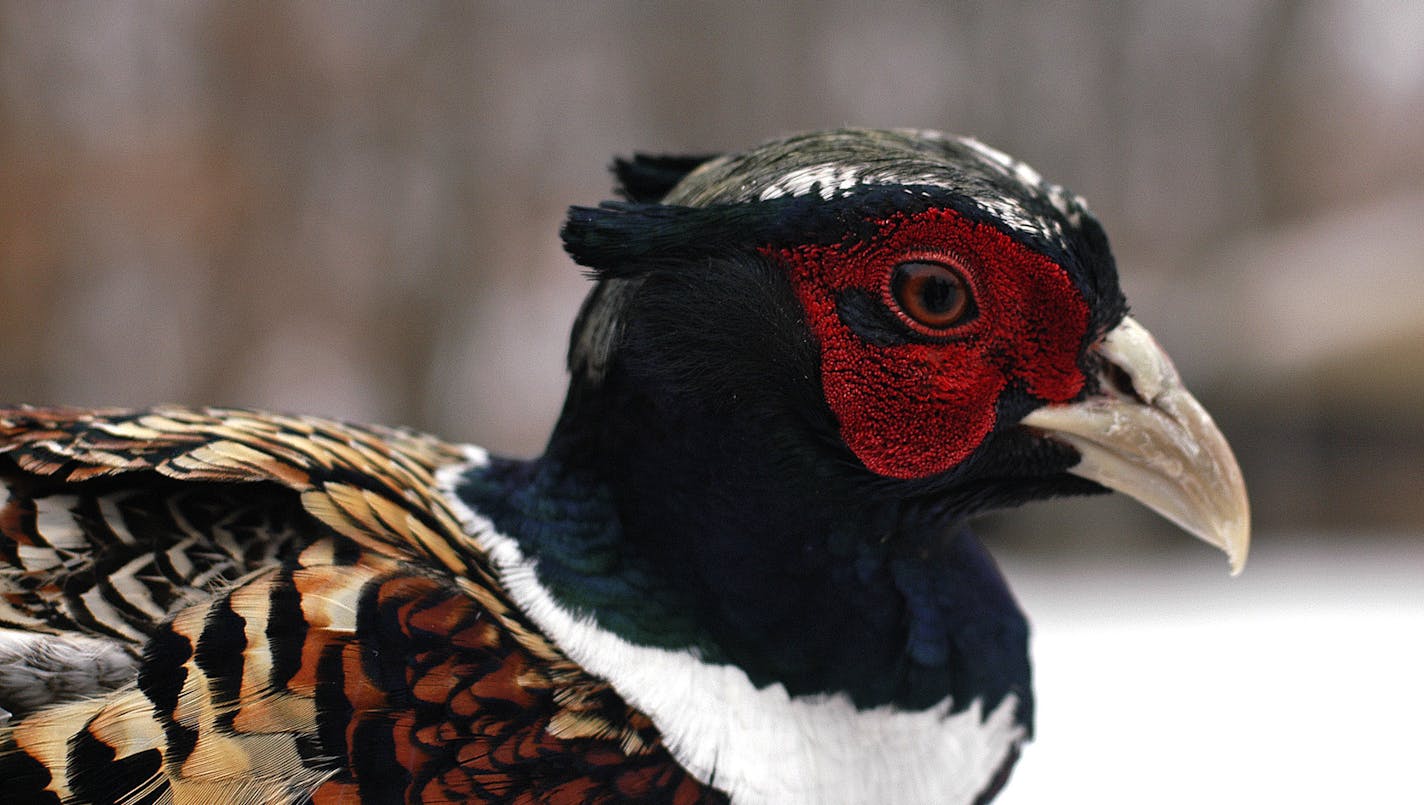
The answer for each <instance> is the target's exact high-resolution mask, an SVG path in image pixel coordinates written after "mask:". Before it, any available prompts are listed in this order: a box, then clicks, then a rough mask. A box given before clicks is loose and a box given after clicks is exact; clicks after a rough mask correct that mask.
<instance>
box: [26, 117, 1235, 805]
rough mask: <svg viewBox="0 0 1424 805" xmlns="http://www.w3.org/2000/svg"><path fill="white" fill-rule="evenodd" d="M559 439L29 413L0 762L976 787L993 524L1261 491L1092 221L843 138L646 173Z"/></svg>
mask: <svg viewBox="0 0 1424 805" xmlns="http://www.w3.org/2000/svg"><path fill="white" fill-rule="evenodd" d="M616 170H617V172H618V174H619V179H620V182H621V185H622V190H623V194H624V196H625V197H626V198H627V201H624V202H612V203H608V204H604V205H602V206H600V207H598V208H574V209H573V210H571V212H570V217H569V220H568V223H567V225H566V226H565V229H564V233H563V234H564V240H565V245H566V247H567V249H568V251H569V252H570V254H571V255H572V256H573V257H574V258H575V259H576V260H577V261H578V262H580V263H582V264H583V265H585V266H586V267H588V268H590V269H592V270H593V272H594V274H595V278H596V280H597V284H596V285H595V287H594V289H593V291H592V292H591V294H590V296H589V298H588V300H587V301H586V302H585V305H584V307H583V310H582V311H581V312H580V314H579V317H578V320H577V321H576V323H575V327H574V333H573V338H572V342H571V348H570V353H569V369H570V373H571V381H570V388H569V393H568V397H567V401H566V403H565V407H564V410H563V412H562V414H561V416H560V420H559V422H558V424H557V425H556V426H555V429H554V433H553V435H552V436H551V439H550V441H549V444H548V447H547V449H546V451H545V453H544V454H543V455H541V456H539V457H537V458H535V459H532V460H527V461H526V460H514V459H508V458H502V457H496V456H490V455H488V454H487V453H486V452H485V451H483V450H481V449H479V448H475V447H470V446H461V445H451V444H446V443H444V442H441V441H439V440H437V439H434V438H431V437H428V436H424V435H421V434H416V433H412V432H409V431H404V430H393V429H383V428H376V427H362V426H354V425H347V424H341V423H336V422H331V421H326V420H321V419H316V418H311V417H295V416H283V415H275V414H264V413H258V412H250V411H239V410H222V409H202V410H197V409H185V408H174V407H169V408H154V409H149V410H139V411H72V410H64V409H41V408H18V409H12V410H8V411H0V484H3V485H4V486H5V489H6V491H7V497H6V499H5V501H4V503H3V507H0V719H3V723H0V779H3V780H5V781H6V783H7V785H8V788H7V789H6V796H7V801H15V802H24V803H29V802H34V803H100V802H106V803H107V802H113V803H190V802H201V803H206V802H209V801H213V800H219V801H222V800H226V801H232V802H237V803H299V802H307V801H310V802H314V803H355V802H372V803H385V802H412V803H415V802H423V803H441V802H449V803H454V802H472V803H473V802H515V803H567V804H568V805H579V804H581V803H622V802H630V803H631V802H642V803H678V804H679V805H680V804H682V803H720V802H736V803H744V804H745V803H847V804H849V803H863V802H877V801H893V802H900V803H931V802H934V803H965V804H966V805H967V804H968V803H986V802H988V801H989V800H990V799H992V798H993V797H994V795H995V794H996V793H997V792H998V790H999V789H1000V788H1001V787H1002V786H1003V785H1004V783H1005V781H1006V779H1007V776H1008V774H1009V771H1010V769H1011V768H1012V767H1013V765H1014V763H1015V761H1016V760H1017V758H1018V755H1019V751H1020V748H1021V745H1022V744H1023V743H1024V742H1025V741H1026V740H1027V739H1028V738H1029V736H1030V735H1031V732H1032V720H1033V695H1032V690H1031V679H1030V667H1029V659H1028V626H1027V622H1026V620H1025V618H1024V616H1023V614H1022V613H1021V612H1020V610H1019V608H1018V606H1017V604H1016V603H1015V601H1014V599H1013V596H1012V594H1011V593H1010V592H1009V590H1008V587H1007V585H1006V584H1005V582H1004V580H1003V578H1002V577H1001V575H1000V574H999V572H998V570H997V568H996V566H995V565H994V562H993V560H992V558H991V557H990V556H989V555H988V553H987V551H985V549H984V548H983V546H982V545H981V544H980V543H979V542H978V540H977V539H976V538H975V537H974V536H973V534H972V532H971V531H970V529H969V527H968V522H969V520H970V519H971V518H972V517H973V516H974V515H975V514H977V513H978V512H981V511H984V510H986V509H991V508H997V507H1004V506H1013V505H1017V504H1019V503H1022V502H1025V501H1028V500H1034V499H1040V498H1046V497H1052V496H1055V495H1064V494H1082V493H1092V492H1101V491H1105V487H1107V488H1113V489H1118V490H1121V491H1124V492H1127V493H1128V494H1131V495H1134V496H1136V497H1138V498H1139V499H1141V500H1143V502H1145V503H1147V504H1148V505H1149V506H1152V507H1153V508H1156V509H1157V510H1159V511H1161V512H1163V513H1164V514H1166V515H1167V516H1168V517H1171V518H1172V519H1174V520H1175V521H1176V522H1178V523H1180V524H1182V525H1183V526H1184V527H1185V528H1187V529H1188V530H1190V531H1192V532H1193V533H1195V534H1197V535H1198V536H1200V537H1202V538H1203V539H1206V540H1207V541H1209V542H1213V543H1215V544H1218V545H1220V546H1221V547H1223V548H1224V549H1226V550H1227V552H1228V554H1229V555H1230V556H1231V557H1232V560H1233V562H1235V563H1236V564H1237V566H1239V563H1240V561H1241V560H1242V559H1243V558H1244V551H1245V547H1246V533H1247V532H1246V519H1245V518H1246V516H1247V515H1246V503H1245V498H1244V487H1242V485H1241V483H1240V478H1239V471H1237V470H1236V467H1235V463H1234V459H1232V458H1231V455H1230V451H1229V448H1227V447H1226V445H1225V442H1224V440H1223V439H1222V438H1221V436H1220V434H1219V432H1217V431H1216V429H1215V426H1214V425H1213V424H1212V423H1211V421H1210V418H1209V417H1207V416H1206V414H1205V412H1204V411H1202V410H1201V408H1200V406H1199V405H1198V404H1197V403H1196V401H1195V400H1194V399H1192V398H1191V396H1190V395H1189V394H1187V393H1186V391H1185V390H1184V389H1182V388H1181V386H1180V383H1179V381H1178V379H1177V378H1176V375H1175V372H1174V370H1172V368H1171V363H1170V361H1169V360H1168V359H1167V358H1166V356H1165V354H1164V353H1162V352H1161V349H1160V347H1158V346H1157V345H1156V344H1155V342H1153V341H1152V340H1151V337H1150V336H1149V335H1147V334H1146V331H1145V330H1143V329H1142V328H1141V327H1140V326H1138V325H1137V324H1136V322H1135V321H1133V320H1132V318H1131V317H1128V316H1127V315H1126V303H1125V301H1124V300H1123V297H1122V294H1121V292H1120V290H1119V289H1118V286H1117V278H1116V270H1115V267H1114V265H1113V262H1112V257H1111V254H1110V252H1109V251H1108V248H1107V241H1106V238H1105V236H1104V235H1103V233H1102V230H1101V228H1100V227H1099V226H1098V224H1097V222H1096V220H1095V219H1093V218H1092V216H1091V215H1090V214H1089V213H1088V212H1087V209H1086V207H1085V206H1084V205H1083V203H1082V201H1081V200H1080V199H1078V198H1077V197H1076V196H1073V195H1072V194H1070V193H1068V192H1067V191H1064V190H1063V189H1062V188H1061V187H1058V186H1056V185H1052V184H1049V183H1047V182H1045V181H1043V180H1042V178H1041V177H1039V176H1038V175H1037V174H1036V173H1035V172H1033V171H1032V170H1031V169H1029V168H1027V167H1026V166H1024V165H1023V164H1022V163H1019V162H1016V161H1014V160H1012V159H1010V158H1008V157H1006V156H1004V155H1003V154H1000V153H999V152H997V151H993V150H992V149H989V148H987V147H985V146H983V145H981V144H979V143H977V142H975V141H972V140H964V139H959V138H952V137H946V136H944V135H939V134H934V133H928V132H882V131H867V130H846V131H836V132H824V133H818V134H811V135H802V136H799V137H792V138H787V139H785V140H779V141H774V142H771V143H768V144H766V145H763V146H761V147H759V148H756V149H753V150H751V151H748V152H746V153H744V154H740V155H734V156H729V157H721V158H707V159H704V158H647V157H639V158H636V159H634V160H631V161H626V162H619V163H618V164H617V166H616Z"/></svg>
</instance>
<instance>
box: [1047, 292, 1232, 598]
mask: <svg viewBox="0 0 1424 805" xmlns="http://www.w3.org/2000/svg"><path fill="white" fill-rule="evenodd" d="M1094 349H1095V350H1096V352H1097V353H1098V354H1099V355H1100V356H1101V357H1102V358H1103V360H1104V362H1105V365H1104V367H1103V376H1102V377H1101V378H1100V379H1101V381H1102V382H1101V388H1100V390H1099V391H1098V392H1096V393H1094V394H1091V395H1089V396H1088V397H1087V398H1086V399H1084V400H1081V401H1079V402H1075V403H1069V404H1065V405H1050V406H1046V407H1044V408H1040V409H1038V410H1036V411H1034V412H1033V413H1031V414H1029V415H1028V416H1026V417H1024V419H1023V420H1022V422H1023V424H1024V425H1027V426H1029V427H1031V428H1035V429H1037V430H1040V431H1042V432H1043V433H1044V434H1045V435H1047V436H1049V437H1051V438H1054V439H1057V440H1059V441H1061V442H1064V443H1066V444H1068V445H1070V446H1071V447H1073V448H1074V449H1075V450H1077V451H1078V453H1079V454H1080V455H1081V456H1082V460H1081V461H1079V462H1078V464H1077V465H1075V466H1073V467H1071V468H1070V469H1069V470H1068V471H1069V472H1071V473H1073V474H1074V475H1080V476H1082V477H1084V478H1087V479H1089V480H1092V481H1096V482H1097V483H1100V484H1102V485H1103V486H1106V487H1108V488H1109V489H1114V490H1116V491H1118V492H1122V493H1123V494H1125V495H1128V496H1130V497H1132V498H1135V499H1136V500H1138V501H1140V502H1141V503H1143V504H1144V505H1146V506H1148V507H1149V508H1151V509H1153V510H1154V511H1156V512H1157V513H1158V514H1161V515H1162V516H1163V517H1166V518H1167V519H1168V520H1171V521H1172V522H1174V523H1176V524H1177V525H1179V526H1181V527H1182V528H1184V529H1186V530H1187V531H1188V532H1190V533H1191V534H1192V535H1194V536H1196V537H1198V538H1199V539H1202V540H1204V541H1206V542H1209V543H1211V544H1212V545H1215V546H1216V547H1218V548H1220V549H1222V550H1223V551H1225V552H1226V558H1227V561H1228V562H1230V563H1231V574H1232V575H1236V574H1237V573H1240V572H1241V568H1242V567H1243V566H1245V564H1246V552H1247V549H1248V548H1249V547H1250V543H1251V508H1250V503H1249V502H1248V501H1247V500H1246V484H1245V482H1244V481H1242V479H1241V469H1240V468H1239V467H1238V466H1237V465H1236V457H1235V456H1233V455H1232V454H1231V447H1230V446H1229V445H1228V444H1227V443H1226V438H1225V437H1223V436H1222V435H1221V431H1220V430H1218V429H1217V427H1216V423H1215V422H1213V421H1212V420H1211V415H1210V414H1208V413H1207V412H1206V409H1204V408H1202V406H1201V403H1199V402H1197V401H1196V399H1195V398H1194V397H1192V395H1191V394H1190V393H1188V392H1187V390H1186V389H1185V388H1183V387H1182V381H1181V378H1180V377H1178V376H1177V370H1176V367H1174V366H1173V365H1172V360H1171V359H1170V358H1168V357H1167V353H1165V352H1163V351H1162V348H1161V347H1160V346H1158V345H1157V342H1156V340H1154V339H1153V338H1152V334H1151V333H1149V332H1147V330H1145V329H1143V327H1142V325H1140V324H1138V323H1137V322H1136V321H1134V320H1133V319H1132V317H1130V316H1129V317H1127V318H1125V319H1123V320H1122V323H1121V324H1119V325H1118V326H1117V327H1115V328H1113V330H1112V331H1111V332H1109V333H1108V334H1107V335H1106V336H1104V337H1103V340H1102V341H1101V342H1100V343H1099V344H1098V345H1097V346H1096V347H1094ZM1113 367H1116V370H1121V372H1122V374H1123V375H1124V376H1126V378H1127V379H1128V380H1129V381H1130V382H1131V384H1132V385H1131V388H1123V386H1124V385H1125V384H1123V383H1122V381H1121V379H1120V378H1114V377H1113V376H1112V375H1113V373H1114V371H1115V370H1114V368H1113Z"/></svg>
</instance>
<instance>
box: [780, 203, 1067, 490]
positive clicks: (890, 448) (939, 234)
mask: <svg viewBox="0 0 1424 805" xmlns="http://www.w3.org/2000/svg"><path fill="white" fill-rule="evenodd" d="M877 223H878V226H879V231H878V232H877V234H876V235H875V236H874V237H873V238H871V240H870V241H869V242H865V243H854V244H834V245H829V246H798V247H793V248H788V249H767V250H765V253H766V254H767V255H768V256H770V257H771V258H772V259H774V260H776V261H777V262H778V263H780V264H781V265H783V266H784V267H786V269H787V271H788V275H789V277H790V280H791V287H792V289H793V291H794V292H795V294H796V296H797V298H798V299H799V300H800V301H801V305H802V306H803V307H804V308H805V311H806V319H807V322H808V323H809V325H810V328H811V331H812V333H813V334H814V335H815V336H816V340H817V342H818V343H819V344H820V348H821V383H822V386H823V387H824V389H825V394H826V402H827V403H828V404H829V405H830V408H831V412H832V413H833V414H835V416H836V419H837V421H838V422H839V423H840V429H841V438H843V439H844V440H845V442H846V444H847V445H848V446H849V447H850V449H851V451H852V452H854V453H855V455H856V456H857V457H858V458H859V459H860V460H861V462H862V463H864V464H865V466H866V467H867V468H869V469H870V470H871V471H873V472H876V473H879V474H881V475H885V476H889V477H893V478H923V477H925V476H928V475H933V474H935V473H939V472H944V471H946V470H949V469H952V468H954V467H955V466H956V465H958V464H959V462H961V461H963V460H964V459H965V458H967V457H968V456H969V454H970V453H972V452H974V450H975V448H977V447H978V446H979V445H980V444H981V443H982V442H983V441H984V438H985V437H986V436H987V435H988V434H989V432H990V431H991V430H992V429H993V427H994V421H995V417H996V412H995V409H996V406H997V403H998V399H999V395H1000V394H1001V393H1002V392H1003V391H1004V389H1005V388H1006V387H1008V385H1009V383H1010V382H1011V381H1019V382H1021V383H1022V384H1023V386H1024V387H1025V388H1026V389H1027V390H1028V392H1029V393H1030V394H1032V395H1033V396H1034V397H1037V398H1039V399H1041V400H1043V401H1045V402H1066V401H1068V400H1071V399H1072V398H1074V397H1075V396H1077V395H1078V393H1079V392H1080V391H1081V390H1082V388H1083V382H1084V380H1083V374H1082V372H1081V370H1080V369H1079V367H1078V351H1079V349H1080V348H1081V346H1082V343H1083V337H1084V335H1085V334H1086V332H1087V327H1088V306H1087V304H1086V303H1085V302H1084V301H1083V297H1082V295H1081V294H1080V293H1079V292H1078V289H1077V288H1076V287H1075V286H1074V285H1073V281H1072V279H1071V278H1070V277H1069V276H1068V273H1067V272H1066V271H1065V270H1064V269H1063V268H1062V267H1061V266H1059V265H1058V264H1056V263H1054V262H1053V261H1052V260H1049V259H1048V258H1047V257H1045V256H1043V255H1041V254H1039V253H1037V252H1035V251H1033V250H1031V249H1029V248H1027V247H1025V246H1022V245H1020V244H1018V243H1016V242H1014V240H1013V239H1012V238H1010V237H1009V236H1008V235H1005V234H1004V233H1003V232H1001V231H999V230H998V229H996V228H994V227H993V226H992V225H990V224H987V223H974V222H971V221H969V220H966V219H965V218H964V217H963V216H961V215H959V214H958V213H956V212H954V211H952V210H947V209H930V210H925V211H924V212H920V213H916V214H914V215H906V214H897V215H894V216H892V217H890V218H886V219H884V220H882V221H879V222H877ZM936 255H939V256H940V259H942V260H944V261H945V262H947V263H951V264H953V265H955V266H958V267H960V268H961V269H962V270H963V272H964V275H965V279H966V280H967V281H968V283H969V286H970V288H971V293H972V294H973V295H974V302H975V304H976V306H977V308H978V315H977V316H976V317H975V318H974V319H973V320H972V321H970V322H967V323H965V324H964V325H962V326H960V327H957V328H954V329H952V330H950V331H949V333H950V337H951V339H952V340H948V341H946V342H945V343H913V342H912V343H906V344H897V345H893V346H877V345H875V344H872V343H870V342H868V341H866V340H865V339H863V338H861V337H860V336H858V335H856V334H855V333H854V332H852V331H851V329H850V328H849V327H847V326H846V324H845V323H844V322H843V321H841V318H840V316H839V315H838V314H837V313H836V298H837V297H838V296H839V295H840V294H841V293H842V292H844V291H846V290H849V289H853V288H855V289H860V290H862V291H865V292H866V293H868V294H870V295H871V296H873V297H874V298H876V299H880V298H882V295H883V293H884V288H885V287H886V282H887V281H888V280H887V278H888V277H889V276H890V273H891V271H893V269H894V267H895V265H896V264H897V263H900V262H902V261H904V260H906V259H934V257H935V256H936Z"/></svg>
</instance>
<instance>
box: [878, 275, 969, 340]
mask: <svg viewBox="0 0 1424 805" xmlns="http://www.w3.org/2000/svg"><path fill="white" fill-rule="evenodd" d="M890 295H891V296H892V297H893V298H894V301H895V306H896V307H897V308H898V312H899V314H900V316H901V318H903V319H905V320H906V323H908V324H909V325H910V326H911V327H913V328H914V329H916V330H920V331H928V334H930V335H938V334H940V333H941V332H943V331H944V330H947V329H949V328H950V327H953V326H954V325H956V324H959V323H960V322H962V321H963V320H964V319H965V318H966V317H967V316H968V314H969V311H970V304H969V287H968V285H967V284H966V283H965V281H964V277H962V276H960V274H959V272H958V271H955V270H954V269H953V268H950V267H949V266H947V265H945V264H944V263H931V262H924V261H912V262H907V263H901V264H899V265H897V266H895V273H894V274H892V275H891V277H890Z"/></svg>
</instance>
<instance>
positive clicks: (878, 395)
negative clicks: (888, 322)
mask: <svg viewBox="0 0 1424 805" xmlns="http://www.w3.org/2000/svg"><path fill="white" fill-rule="evenodd" d="M931 350H933V348H930V347H924V346H920V345H907V346H902V347H894V348H889V349H881V350H861V349H846V350H837V349H829V350H826V351H825V352H824V353H823V354H822V375H821V377H822V383H823V385H824V387H825V392H826V402H827V403H828V404H829V405H830V408H831V412H832V413H834V414H835V416H836V419H837V421H838V422H839V423H840V428H841V437H842V438H843V439H844V440H845V442H846V445H847V446H848V447H850V449H851V451H852V452H853V453H855V455H856V457H857V458H859V459H860V460H861V463H863V464H865V466H866V467H867V468H868V469H870V470H871V471H873V472H875V473H878V474H880V475H885V476H889V477H892V478H923V477H925V476H928V475H933V474H935V473H939V472H944V471H946V470H949V469H952V468H953V467H954V466H956V465H957V464H959V462H961V461H963V460H964V459H965V458H967V457H968V456H969V454H970V453H972V452H974V449H975V448H977V447H978V446H979V444H980V443H981V442H982V441H983V440H984V437H985V436H986V435H988V433H989V431H990V430H992V429H993V427H994V419H995V407H994V401H995V400H996V399H997V398H998V395H999V393H1000V392H1001V391H1002V390H1003V388H1004V385H1005V381H1004V378H1003V375H1002V374H1000V373H999V372H998V370H996V369H994V368H993V367H991V366H989V365H987V364H985V363H984V362H983V361H979V360H975V358H974V356H968V355H965V356H957V357H958V358H959V359H958V360H955V357H956V356H943V355H942V354H934V355H932V354H931ZM936 352H940V353H942V350H936Z"/></svg>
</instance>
